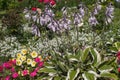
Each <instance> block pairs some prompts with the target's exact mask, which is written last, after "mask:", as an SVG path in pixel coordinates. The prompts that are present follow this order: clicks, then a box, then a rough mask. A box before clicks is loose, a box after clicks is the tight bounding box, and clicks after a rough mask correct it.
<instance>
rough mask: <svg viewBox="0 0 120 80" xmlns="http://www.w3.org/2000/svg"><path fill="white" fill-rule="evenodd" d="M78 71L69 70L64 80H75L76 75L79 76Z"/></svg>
mask: <svg viewBox="0 0 120 80" xmlns="http://www.w3.org/2000/svg"><path fill="white" fill-rule="evenodd" d="M79 71H80V70H79V69H77V70H73V69H70V70H69V71H68V74H67V78H66V80H75V78H76V77H77V76H78V74H79Z"/></svg>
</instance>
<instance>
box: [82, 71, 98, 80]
mask: <svg viewBox="0 0 120 80" xmlns="http://www.w3.org/2000/svg"><path fill="white" fill-rule="evenodd" d="M82 77H83V78H84V80H96V79H97V77H96V76H95V75H94V74H93V73H89V72H85V73H83V74H82Z"/></svg>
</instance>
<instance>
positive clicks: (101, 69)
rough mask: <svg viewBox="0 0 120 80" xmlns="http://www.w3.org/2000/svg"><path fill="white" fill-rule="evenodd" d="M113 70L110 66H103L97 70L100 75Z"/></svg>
mask: <svg viewBox="0 0 120 80" xmlns="http://www.w3.org/2000/svg"><path fill="white" fill-rule="evenodd" d="M112 69H113V67H111V66H110V65H103V66H102V67H100V68H99V71H100V72H101V73H103V72H110V71H111V70H112Z"/></svg>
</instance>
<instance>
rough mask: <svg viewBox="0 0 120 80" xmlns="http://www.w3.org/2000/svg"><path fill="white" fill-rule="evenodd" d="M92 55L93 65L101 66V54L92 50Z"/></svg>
mask: <svg viewBox="0 0 120 80" xmlns="http://www.w3.org/2000/svg"><path fill="white" fill-rule="evenodd" d="M90 53H91V55H92V57H93V65H94V66H97V65H98V64H100V62H101V56H100V53H98V51H97V50H96V49H92V48H91V49H90Z"/></svg>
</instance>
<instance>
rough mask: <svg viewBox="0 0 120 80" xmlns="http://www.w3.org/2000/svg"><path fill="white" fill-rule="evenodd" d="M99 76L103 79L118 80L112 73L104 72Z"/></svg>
mask: <svg viewBox="0 0 120 80" xmlns="http://www.w3.org/2000/svg"><path fill="white" fill-rule="evenodd" d="M100 76H101V77H104V78H109V79H113V80H118V77H117V76H116V75H115V74H113V73H108V72H104V73H101V74H100Z"/></svg>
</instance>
